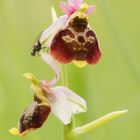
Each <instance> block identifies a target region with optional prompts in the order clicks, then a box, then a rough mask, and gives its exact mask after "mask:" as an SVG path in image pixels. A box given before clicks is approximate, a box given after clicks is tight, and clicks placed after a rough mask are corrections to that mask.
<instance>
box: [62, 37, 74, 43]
mask: <svg viewBox="0 0 140 140" xmlns="http://www.w3.org/2000/svg"><path fill="white" fill-rule="evenodd" d="M62 39H63V40H64V41H65V42H67V43H71V42H73V41H75V39H74V38H71V37H70V36H69V35H65V36H63V37H62Z"/></svg>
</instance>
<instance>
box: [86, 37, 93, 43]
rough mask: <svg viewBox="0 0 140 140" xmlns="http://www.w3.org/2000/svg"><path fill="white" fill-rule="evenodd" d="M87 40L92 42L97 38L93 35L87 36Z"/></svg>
mask: <svg viewBox="0 0 140 140" xmlns="http://www.w3.org/2000/svg"><path fill="white" fill-rule="evenodd" d="M87 41H89V42H90V43H91V44H92V43H94V42H95V38H94V37H93V36H89V37H88V38H87Z"/></svg>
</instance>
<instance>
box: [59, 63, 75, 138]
mask: <svg viewBox="0 0 140 140" xmlns="http://www.w3.org/2000/svg"><path fill="white" fill-rule="evenodd" d="M61 71H62V74H61V77H62V78H61V82H62V85H63V86H67V87H68V74H67V66H66V65H61ZM74 127H75V120H74V116H72V118H71V123H70V124H68V125H65V126H64V140H74V137H72V136H71V135H70V134H71V131H72V129H74Z"/></svg>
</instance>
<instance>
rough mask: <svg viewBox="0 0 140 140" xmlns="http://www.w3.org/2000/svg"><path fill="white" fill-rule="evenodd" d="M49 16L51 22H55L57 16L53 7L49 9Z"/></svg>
mask: <svg viewBox="0 0 140 140" xmlns="http://www.w3.org/2000/svg"><path fill="white" fill-rule="evenodd" d="M51 14H52V21H53V22H55V21H57V14H56V10H55V8H54V6H52V7H51Z"/></svg>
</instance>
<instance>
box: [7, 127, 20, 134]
mask: <svg viewBox="0 0 140 140" xmlns="http://www.w3.org/2000/svg"><path fill="white" fill-rule="evenodd" d="M9 133H10V134H11V135H14V136H17V135H19V134H20V132H19V130H18V129H17V128H15V127H13V128H11V129H9Z"/></svg>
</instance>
